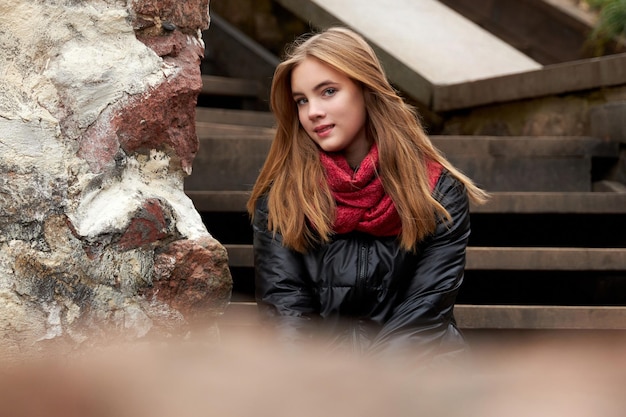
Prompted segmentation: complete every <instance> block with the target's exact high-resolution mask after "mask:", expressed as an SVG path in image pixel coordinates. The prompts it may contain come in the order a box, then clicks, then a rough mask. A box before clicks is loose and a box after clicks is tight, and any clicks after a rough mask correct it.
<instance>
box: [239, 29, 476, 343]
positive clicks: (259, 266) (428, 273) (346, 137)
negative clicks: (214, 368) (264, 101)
mask: <svg viewBox="0 0 626 417" xmlns="http://www.w3.org/2000/svg"><path fill="white" fill-rule="evenodd" d="M270 104H271V108H272V111H273V113H274V115H275V117H276V122H277V129H276V135H275V137H274V140H273V142H272V146H271V149H270V151H269V154H268V157H267V160H266V161H265V164H264V166H263V168H262V169H261V172H260V175H259V177H258V179H257V182H256V184H255V185H254V188H253V190H252V194H251V197H250V200H249V201H248V206H247V208H248V211H249V213H250V215H251V216H252V223H253V229H254V256H255V274H256V297H257V302H258V305H259V309H260V312H261V313H262V315H264V316H265V317H267V318H270V319H271V323H272V324H273V325H274V326H275V328H276V329H277V330H279V332H280V334H281V335H282V336H283V337H284V338H286V339H288V340H292V341H302V340H309V339H310V338H312V337H315V336H319V335H320V334H322V333H323V334H324V335H326V336H327V337H329V338H330V340H331V341H332V343H336V344H338V345H340V346H349V347H350V348H351V349H354V350H356V351H358V352H372V353H378V352H394V353H398V352H410V353H411V354H413V353H414V354H428V355H434V354H444V353H449V352H454V351H459V350H463V348H464V340H463V337H462V335H461V333H460V332H459V330H458V329H457V327H456V324H455V320H454V316H453V307H454V302H455V299H456V296H457V292H458V291H459V287H460V285H461V282H462V280H463V271H464V266H465V248H466V245H467V240H468V236H469V233H470V224H469V214H468V198H470V199H473V200H474V201H476V202H482V201H484V200H485V199H486V194H485V193H484V192H483V191H481V190H480V189H479V188H477V187H476V186H475V185H474V184H473V183H472V182H471V181H470V180H469V179H468V178H467V177H465V176H464V175H463V174H461V173H460V172H459V171H458V170H456V169H455V168H454V167H452V166H451V165H450V163H449V162H448V161H446V160H445V159H444V157H443V156H442V155H441V154H440V153H439V152H438V151H437V150H436V149H435V148H434V147H433V145H432V143H431V141H430V140H429V138H428V137H427V135H426V134H425V133H424V131H423V129H422V127H421V125H420V123H419V121H418V116H417V114H416V112H415V111H414V109H412V108H411V107H409V106H408V105H407V104H406V103H405V102H404V101H403V100H402V98H401V97H400V96H399V95H398V94H397V93H396V91H395V90H394V89H393V87H392V86H391V85H390V84H389V82H388V80H387V79H386V76H385V73H384V71H383V68H382V66H381V64H380V62H379V60H378V58H377V57H376V55H375V53H374V52H373V50H372V49H371V47H370V46H369V45H368V44H367V42H366V41H365V40H364V39H363V38H362V37H360V36H359V35H357V34H356V33H354V32H353V31H351V30H349V29H346V28H331V29H328V30H326V31H324V32H321V33H318V34H315V35H311V36H309V37H306V38H303V39H302V40H299V41H296V42H295V43H294V44H293V45H292V47H291V49H290V51H289V53H288V55H287V57H286V58H285V60H284V61H283V62H282V63H281V64H280V65H278V67H277V68H276V71H275V74H274V79H273V83H272V90H271V102H270Z"/></svg>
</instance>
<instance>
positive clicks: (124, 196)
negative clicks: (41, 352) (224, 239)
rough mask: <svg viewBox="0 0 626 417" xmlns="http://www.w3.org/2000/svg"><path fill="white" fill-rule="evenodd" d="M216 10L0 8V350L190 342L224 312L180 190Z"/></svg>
mask: <svg viewBox="0 0 626 417" xmlns="http://www.w3.org/2000/svg"><path fill="white" fill-rule="evenodd" d="M208 1H209V0H188V1H184V2H180V1H176V0H86V1H80V2H76V1H73V0H55V1H47V2H33V1H31V0H4V1H3V2H2V3H1V4H0V45H1V47H0V74H2V76H0V350H1V351H2V352H9V353H17V352H23V351H25V350H31V349H35V350H38V349H40V348H42V347H43V346H45V345H48V344H49V342H59V343H61V345H62V346H76V345H81V344H86V343H95V342H96V341H98V340H101V338H103V337H106V338H109V337H111V334H112V333H113V335H114V336H116V337H121V338H124V339H136V338H143V337H146V336H149V335H153V334H165V335H174V334H186V333H187V332H188V331H189V329H190V328H192V326H193V325H194V324H197V325H210V324H209V323H210V321H211V317H215V316H216V315H219V314H220V313H221V311H222V310H223V308H224V306H225V305H226V303H227V302H228V299H229V297H230V291H231V286H232V280H231V277H230V274H229V271H228V266H227V254H226V251H225V250H224V248H223V246H222V245H220V244H219V242H217V241H215V239H213V238H212V236H211V235H210V234H209V233H208V232H207V230H206V228H205V226H204V225H203V223H202V220H201V218H200V215H199V214H198V213H197V212H196V210H195V208H194V207H193V204H192V202H191V200H190V199H189V198H188V197H187V196H186V195H185V194H184V192H183V179H184V177H185V176H186V175H188V174H189V173H190V172H191V165H192V161H193V158H194V156H195V154H196V151H197V149H198V140H197V137H196V133H195V126H194V122H195V111H194V107H195V101H196V98H197V94H198V92H199V91H200V88H201V80H200V70H199V62H200V59H201V57H202V54H203V50H204V46H203V41H202V39H201V30H203V29H206V28H207V27H208V24H209V15H208V7H209V4H208ZM54 344H55V345H58V343H54Z"/></svg>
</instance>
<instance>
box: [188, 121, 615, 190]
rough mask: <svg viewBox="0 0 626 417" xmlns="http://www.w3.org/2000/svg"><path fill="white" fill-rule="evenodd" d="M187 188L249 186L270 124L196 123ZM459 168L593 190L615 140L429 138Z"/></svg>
mask: <svg viewBox="0 0 626 417" xmlns="http://www.w3.org/2000/svg"><path fill="white" fill-rule="evenodd" d="M197 132H198V137H199V139H200V150H199V152H198V154H197V156H196V159H195V161H194V173H193V174H192V175H191V176H190V177H189V178H188V179H187V181H186V187H187V189H190V190H219V191H228V190H236V191H242V190H248V189H249V187H250V186H251V184H253V183H254V180H255V179H256V177H257V175H258V172H259V170H260V168H261V166H262V165H263V162H264V160H265V155H267V152H268V150H269V147H270V144H271V141H272V129H271V128H268V127H253V126H234V125H228V124H216V123H212V122H199V123H198V128H197ZM431 139H432V141H433V143H434V144H435V146H436V147H437V148H439V149H440V150H441V151H442V152H443V153H444V154H445V155H446V157H447V158H448V159H449V160H450V161H451V162H452V163H453V164H454V165H455V166H456V167H457V168H459V169H460V170H461V171H463V172H465V173H466V174H467V175H468V176H470V177H471V178H472V179H473V180H474V181H475V182H476V183H477V184H479V185H480V186H482V187H483V188H485V189H487V190H489V191H544V192H555V191H571V192H586V191H591V188H592V183H591V168H592V158H593V157H596V156H602V157H607V156H610V157H615V158H617V155H618V152H619V149H618V145H617V144H616V143H610V142H604V141H601V140H600V139H596V138H591V137H508V136H507V137H503V136H500V137H495V136H432V137H431Z"/></svg>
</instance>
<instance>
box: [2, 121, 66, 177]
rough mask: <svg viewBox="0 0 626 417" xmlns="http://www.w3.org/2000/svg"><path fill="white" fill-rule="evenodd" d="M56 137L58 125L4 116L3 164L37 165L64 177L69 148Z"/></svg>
mask: <svg viewBox="0 0 626 417" xmlns="http://www.w3.org/2000/svg"><path fill="white" fill-rule="evenodd" d="M55 136H56V126H44V125H41V124H34V123H23V122H22V121H17V120H7V119H2V118H0V164H1V165H3V166H4V165H7V166H17V167H22V168H28V167H30V166H36V167H37V169H38V170H39V171H42V172H47V173H48V174H49V175H50V176H52V177H58V176H64V172H63V171H62V170H63V165H62V162H63V160H64V153H65V148H64V147H63V145H62V144H61V143H60V142H58V141H57V140H56V138H55Z"/></svg>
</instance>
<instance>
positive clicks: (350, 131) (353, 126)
mask: <svg viewBox="0 0 626 417" xmlns="http://www.w3.org/2000/svg"><path fill="white" fill-rule="evenodd" d="M291 91H292V93H293V99H294V101H295V102H296V106H297V108H298V118H299V120H300V124H301V125H302V127H303V128H304V130H305V131H306V132H307V134H308V135H309V136H310V137H311V139H313V140H314V141H315V142H316V143H317V144H318V145H319V147H320V148H322V149H323V150H324V151H326V152H343V153H344V155H345V156H346V159H347V160H348V163H349V164H350V165H352V166H356V165H358V164H359V163H360V162H361V160H362V159H363V158H364V157H365V155H367V152H368V151H369V147H370V144H369V142H368V140H367V136H366V134H365V120H366V117H367V112H366V110H365V99H364V97H363V91H362V89H361V88H360V86H359V85H357V84H356V83H355V82H354V81H352V80H351V79H350V78H348V77H347V76H345V75H344V74H342V73H340V72H338V71H336V70H334V69H333V68H331V67H329V66H327V65H326V64H323V63H322V62H321V61H319V60H317V59H315V58H310V57H309V58H305V59H304V61H302V62H301V63H300V64H298V65H297V66H296V67H295V68H294V69H293V70H292V73H291Z"/></svg>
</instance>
